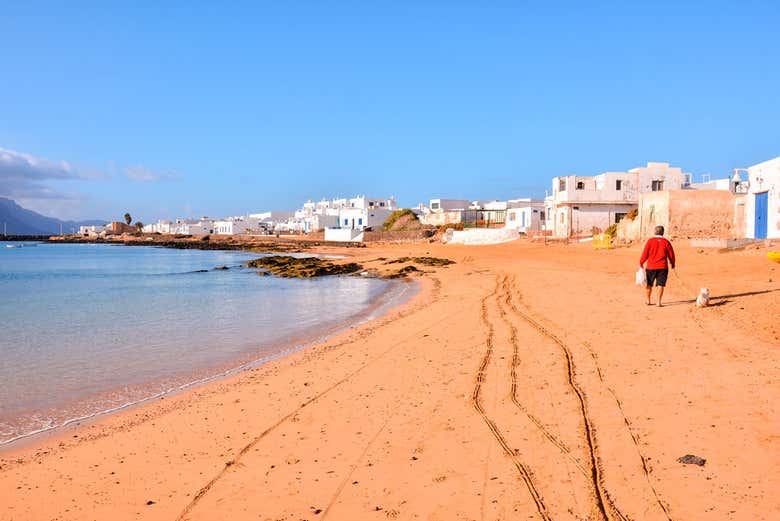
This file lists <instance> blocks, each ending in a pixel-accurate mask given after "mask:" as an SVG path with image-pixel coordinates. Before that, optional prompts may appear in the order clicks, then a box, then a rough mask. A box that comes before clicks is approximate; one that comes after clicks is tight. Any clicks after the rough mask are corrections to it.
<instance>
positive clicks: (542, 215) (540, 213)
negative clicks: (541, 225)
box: [539, 211, 544, 221]
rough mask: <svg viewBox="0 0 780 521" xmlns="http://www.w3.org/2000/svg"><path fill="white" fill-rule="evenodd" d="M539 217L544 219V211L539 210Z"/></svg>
mask: <svg viewBox="0 0 780 521" xmlns="http://www.w3.org/2000/svg"><path fill="white" fill-rule="evenodd" d="M539 219H541V220H542V221H544V211H541V212H539Z"/></svg>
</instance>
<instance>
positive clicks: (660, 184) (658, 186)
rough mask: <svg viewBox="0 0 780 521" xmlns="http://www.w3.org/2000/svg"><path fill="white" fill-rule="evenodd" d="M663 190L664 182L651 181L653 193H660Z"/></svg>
mask: <svg viewBox="0 0 780 521" xmlns="http://www.w3.org/2000/svg"><path fill="white" fill-rule="evenodd" d="M663 189H664V182H663V181H653V185H652V190H653V192H661V191H663Z"/></svg>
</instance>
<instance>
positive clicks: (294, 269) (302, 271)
mask: <svg viewBox="0 0 780 521" xmlns="http://www.w3.org/2000/svg"><path fill="white" fill-rule="evenodd" d="M246 265H247V268H262V269H263V270H265V271H266V272H270V273H272V274H274V275H276V276H277V277H284V278H302V279H309V278H312V277H322V276H325V275H349V274H352V273H356V272H358V271H361V270H362V269H363V266H361V265H360V264H357V263H355V262H348V263H345V264H335V263H333V262H330V261H327V260H323V259H319V258H316V257H304V258H301V257H291V256H289V255H277V256H271V257H261V258H259V259H255V260H251V261H249V262H247V263H246Z"/></svg>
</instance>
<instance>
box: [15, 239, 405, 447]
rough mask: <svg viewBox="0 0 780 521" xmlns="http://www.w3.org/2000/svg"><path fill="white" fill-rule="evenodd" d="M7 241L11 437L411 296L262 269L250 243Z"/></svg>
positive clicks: (238, 362) (180, 381) (392, 287)
mask: <svg viewBox="0 0 780 521" xmlns="http://www.w3.org/2000/svg"><path fill="white" fill-rule="evenodd" d="M6 244H7V243H2V242H0V444H5V443H8V442H9V441H10V440H14V439H17V438H19V437H23V436H25V435H28V434H30V433H33V432H37V431H41V430H46V429H50V428H53V427H57V426H60V425H63V424H66V423H68V422H71V421H74V420H77V419H80V418H85V417H89V416H92V415H95V414H99V413H101V412H106V411H110V410H114V409H117V408H121V407H123V406H126V405H129V404H132V403H136V402H138V401H141V400H144V399H148V398H150V397H153V396H156V395H159V394H161V393H165V392H168V391H171V390H176V389H179V388H182V387H183V386H187V385H190V384H192V383H193V382H198V381H203V380H205V379H209V378H213V377H215V376H218V375H220V374H224V373H225V372H229V371H231V370H234V369H236V368H238V367H240V366H242V365H244V364H254V363H260V362H262V361H264V360H269V359H273V358H276V357H278V356H280V355H282V354H285V353H287V352H290V351H292V350H294V349H296V348H299V347H300V346H302V345H304V344H306V343H307V342H311V341H314V340H316V339H319V338H322V337H323V336H324V335H327V334H329V333H333V332H335V331H337V330H339V329H340V328H342V327H345V326H348V325H350V324H354V323H357V322H359V321H362V320H365V319H367V318H369V317H370V316H371V315H372V314H376V313H379V312H380V309H381V308H382V306H387V305H389V304H390V303H391V302H396V301H399V300H401V299H403V298H406V297H407V296H408V295H407V294H408V293H411V290H410V288H409V285H408V284H404V283H388V282H386V281H382V280H377V279H362V278H359V277H325V278H321V279H312V280H297V279H279V278H276V277H260V276H258V275H256V274H255V273H254V270H248V269H245V268H243V267H242V263H243V262H244V261H246V260H248V259H251V258H256V257H258V256H259V255H257V254H248V253H244V252H222V251H199V250H172V249H162V248H152V247H123V246H110V245H95V244H57V245H55V244H38V245H35V246H31V245H29V243H28V245H27V246H25V247H21V248H6ZM223 265H224V266H228V267H229V268H230V269H229V270H226V271H213V270H212V269H213V268H214V267H216V266H223ZM196 270H210V271H208V272H207V273H198V272H196Z"/></svg>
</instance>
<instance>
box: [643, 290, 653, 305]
mask: <svg viewBox="0 0 780 521" xmlns="http://www.w3.org/2000/svg"><path fill="white" fill-rule="evenodd" d="M652 292H653V286H647V287H646V288H645V295H647V298H646V299H645V304H647V305H648V306H649V305H650V304H652V302H650V294H651V293H652Z"/></svg>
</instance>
